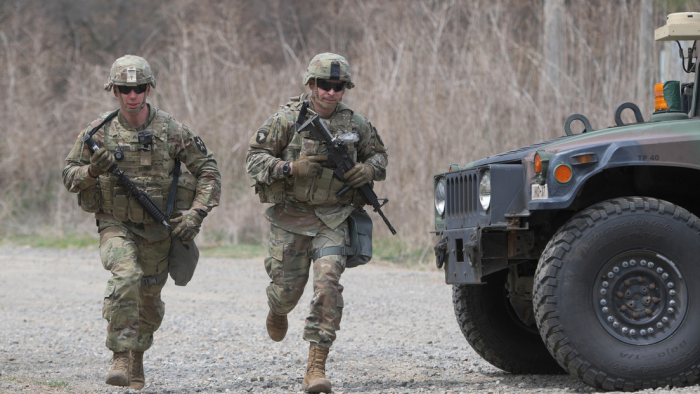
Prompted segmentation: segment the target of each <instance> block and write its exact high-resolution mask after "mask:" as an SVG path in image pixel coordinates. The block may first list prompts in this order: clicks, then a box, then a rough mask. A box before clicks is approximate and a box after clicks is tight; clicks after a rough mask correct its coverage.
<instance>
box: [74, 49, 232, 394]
mask: <svg viewBox="0 0 700 394" xmlns="http://www.w3.org/2000/svg"><path fill="white" fill-rule="evenodd" d="M155 87H156V80H155V78H154V77H153V74H152V72H151V68H150V66H149V65H148V63H147V62H146V60H145V59H143V58H141V57H138V56H131V55H126V56H124V57H121V58H119V59H117V60H116V61H115V62H114V64H113V65H112V68H111V70H110V75H109V81H108V83H107V84H106V85H105V90H107V91H110V90H112V88H114V92H113V94H114V96H115V97H116V98H117V99H118V100H119V104H120V110H119V113H118V115H117V116H116V117H113V118H112V119H111V120H109V121H107V122H106V123H105V124H104V126H103V127H101V128H100V129H99V130H98V131H97V133H96V134H95V135H94V136H93V139H94V141H95V142H96V143H97V145H98V146H99V147H100V149H99V150H98V151H97V152H95V153H94V154H92V153H91V151H90V150H89V148H88V146H86V144H83V143H82V140H81V137H82V135H83V134H84V133H88V132H90V131H91V130H92V129H93V128H94V127H96V126H98V125H99V124H100V123H102V122H103V121H104V120H105V119H106V118H107V116H108V115H109V113H104V114H102V115H101V116H100V117H99V118H97V119H96V120H94V121H93V122H91V123H90V124H88V125H87V126H86V127H85V129H83V130H82V131H81V133H80V135H79V136H78V141H77V142H76V143H75V146H74V147H73V149H72V150H71V152H70V153H69V154H68V157H67V158H66V163H67V164H66V167H65V168H64V169H63V182H64V184H65V186H66V188H67V189H68V191H70V192H73V193H78V201H79V204H80V206H81V208H83V209H84V210H86V211H88V212H91V213H95V218H96V219H97V225H98V229H99V234H100V257H101V259H102V264H103V266H104V268H105V269H107V270H110V271H111V272H112V277H111V278H110V279H109V281H108V282H107V288H106V290H105V294H104V306H103V310H102V316H103V317H104V318H105V319H106V320H107V322H108V326H107V341H106V345H107V347H108V348H109V349H110V350H112V351H113V352H114V355H113V359H112V368H111V370H110V372H109V374H108V375H107V384H110V385H115V386H130V387H132V388H135V389H140V388H142V387H143V386H144V383H145V377H144V372H143V352H145V351H146V350H148V349H149V348H150V347H151V344H152V343H153V332H155V331H156V330H157V329H158V327H159V326H160V324H161V321H162V320H163V314H164V312H165V304H164V303H163V301H161V297H160V294H161V289H162V288H163V286H164V285H165V282H166V280H167V277H168V254H169V250H170V245H171V236H173V237H175V236H177V237H180V239H181V240H182V241H183V242H189V241H190V240H192V239H193V238H194V237H195V236H196V235H197V233H198V232H199V229H200V226H201V223H202V220H203V219H204V217H206V216H207V213H208V212H209V211H211V209H212V208H214V207H215V206H217V205H218V202H219V197H220V186H221V176H220V174H219V170H218V168H217V164H216V161H215V160H214V157H213V154H212V152H211V151H209V150H208V149H207V148H206V146H205V145H204V143H203V142H202V140H201V138H199V137H198V136H197V135H196V134H195V133H194V132H193V131H192V130H190V129H189V128H188V127H187V126H185V125H184V124H182V123H180V122H178V121H176V120H175V119H173V118H172V117H171V116H170V115H169V114H167V113H166V112H164V111H161V110H159V109H156V108H155V107H152V106H151V105H149V104H147V103H146V98H147V97H148V95H149V94H150V92H151V89H155ZM149 132H150V134H151V137H152V142H151V144H149V145H144V144H141V143H140V142H139V135H141V136H146V135H147V133H149ZM143 141H144V140H142V142H143ZM115 156H116V158H117V161H116V162H117V164H118V165H119V168H120V169H121V170H123V171H124V172H125V173H126V175H127V176H128V177H129V178H130V179H131V180H132V181H133V183H134V184H135V185H136V186H137V187H138V188H139V189H140V190H143V191H145V192H146V193H147V194H148V195H149V196H150V197H151V198H152V200H153V201H154V202H155V203H156V205H159V206H160V208H161V210H162V211H163V212H166V204H167V200H168V193H169V190H170V186H171V183H172V180H173V171H174V170H176V166H177V168H179V165H180V162H182V163H184V165H185V166H186V168H187V170H188V171H189V173H183V174H181V175H180V177H179V180H178V187H177V193H176V198H175V200H174V209H175V213H174V214H173V215H172V216H171V219H170V223H171V225H172V226H173V227H175V230H174V231H173V232H172V234H170V233H169V231H168V229H167V228H166V227H165V226H163V225H162V224H161V223H159V222H157V221H154V220H153V219H152V218H151V217H150V215H149V214H148V213H147V212H145V211H144V210H143V208H142V207H141V206H140V205H139V204H138V202H137V201H136V200H134V199H133V198H132V196H130V195H129V194H128V193H127V191H126V190H125V189H124V188H122V186H121V185H120V184H118V183H117V182H116V180H117V178H116V177H115V176H114V175H112V174H110V173H109V172H108V171H107V170H108V169H109V168H110V166H111V165H112V164H113V163H115ZM183 211H184V212H183Z"/></svg>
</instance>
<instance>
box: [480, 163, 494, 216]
mask: <svg viewBox="0 0 700 394" xmlns="http://www.w3.org/2000/svg"><path fill="white" fill-rule="evenodd" d="M479 202H480V203H481V207H482V208H484V211H488V210H489V207H490V206H491V171H489V170H486V171H484V173H483V174H482V175H481V182H479Z"/></svg>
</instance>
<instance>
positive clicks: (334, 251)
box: [313, 246, 352, 261]
mask: <svg viewBox="0 0 700 394" xmlns="http://www.w3.org/2000/svg"><path fill="white" fill-rule="evenodd" d="M351 254H352V249H351V248H348V247H345V246H329V247H326V248H323V249H319V250H317V251H316V253H314V256H313V259H314V261H316V260H318V259H320V258H321V257H323V256H330V255H338V256H348V255H351Z"/></svg>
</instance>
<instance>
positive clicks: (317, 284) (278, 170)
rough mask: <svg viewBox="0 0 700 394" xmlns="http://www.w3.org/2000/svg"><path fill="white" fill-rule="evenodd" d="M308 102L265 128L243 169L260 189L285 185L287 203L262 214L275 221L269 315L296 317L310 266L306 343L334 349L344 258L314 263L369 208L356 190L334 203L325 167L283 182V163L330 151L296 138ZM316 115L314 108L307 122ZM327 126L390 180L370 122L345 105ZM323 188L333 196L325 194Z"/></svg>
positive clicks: (294, 103) (298, 101) (296, 102)
mask: <svg viewBox="0 0 700 394" xmlns="http://www.w3.org/2000/svg"><path fill="white" fill-rule="evenodd" d="M307 100H309V95H308V94H307V95H302V96H300V97H296V98H292V99H291V101H290V102H289V103H287V104H286V105H284V106H282V107H281V108H280V109H279V110H278V111H277V113H275V114H274V115H273V116H272V117H270V118H269V119H268V120H267V121H265V123H264V124H263V125H262V126H261V127H260V128H259V129H258V131H257V132H256V133H255V135H254V136H253V138H252V140H251V142H250V146H249V149H248V155H247V157H246V169H247V171H248V174H249V175H250V176H251V177H252V178H253V179H254V180H255V181H256V184H257V185H259V186H261V187H267V186H270V185H273V184H276V185H280V184H282V189H283V190H284V200H283V201H281V202H279V203H276V204H275V205H273V206H271V207H270V208H268V209H267V210H266V211H265V217H266V218H267V219H268V220H269V221H270V222H271V230H270V247H269V256H268V257H267V258H266V259H265V268H266V270H267V272H268V275H269V276H270V278H271V279H272V281H271V283H270V285H269V287H268V289H267V295H268V303H269V306H270V309H271V310H272V311H273V312H276V313H278V314H284V313H288V312H289V311H291V310H292V309H293V308H294V307H295V305H296V304H297V302H298V301H299V298H300V297H301V294H302V292H303V290H304V285H305V284H306V282H307V281H308V278H309V270H310V269H311V267H312V266H313V283H314V297H313V300H312V302H311V311H310V314H309V317H308V318H307V319H306V325H305V329H304V339H305V340H307V341H309V342H312V343H315V344H318V345H319V346H322V347H330V346H331V344H332V343H333V341H334V340H335V338H336V335H335V331H336V330H338V329H339V325H340V318H341V316H342V308H343V298H342V291H343V287H342V286H341V285H340V283H339V281H340V276H341V274H342V272H343V271H344V269H345V260H346V257H345V256H337V255H329V256H324V257H322V258H320V259H318V260H317V261H316V262H314V263H313V264H312V263H311V258H310V257H311V256H313V253H314V252H315V251H316V250H318V249H320V248H323V247H327V246H328V247H330V246H346V245H347V242H348V241H349V240H348V239H347V228H348V225H347V217H348V216H349V215H350V213H351V212H352V211H353V210H354V209H355V207H357V206H362V205H363V204H364V202H363V201H362V200H361V199H360V197H359V193H355V194H353V193H354V191H351V192H349V193H348V196H349V197H348V198H347V199H343V200H338V199H335V200H334V194H335V193H334V192H335V191H336V190H340V188H342V186H343V184H342V182H340V184H338V185H336V184H335V183H334V182H339V181H337V179H334V178H333V179H329V177H327V175H328V172H329V171H330V170H329V169H328V168H327V165H326V163H324V162H322V163H321V165H322V166H323V167H324V168H325V169H324V174H321V175H319V176H318V177H316V178H304V179H295V178H294V177H292V178H286V177H285V176H284V174H283V172H282V167H283V165H284V163H285V162H286V161H293V160H296V159H297V158H299V157H300V156H302V155H307V156H314V155H323V154H325V153H326V152H327V151H328V149H327V147H326V146H325V144H323V143H321V142H320V141H316V140H314V139H312V138H310V136H309V135H308V133H307V132H304V133H297V132H296V128H295V122H296V121H297V118H298V116H299V112H300V110H301V106H302V103H303V102H304V101H307ZM314 113H315V112H314V110H313V107H312V106H310V107H309V115H308V116H309V117H310V116H312V115H313V114H314ZM323 121H324V122H325V123H326V125H327V126H328V128H329V130H330V131H331V133H333V134H334V136H337V137H340V136H345V137H348V136H352V135H354V136H355V138H354V141H353V142H349V143H348V144H347V145H348V152H349V154H351V155H352V156H353V159H354V160H356V161H359V162H363V163H367V164H369V165H371V166H372V167H373V168H374V181H381V180H384V179H385V178H386V166H387V162H388V157H387V153H386V147H385V146H384V144H383V142H382V141H381V138H380V137H379V134H378V133H377V131H376V129H375V128H374V127H373V126H372V124H371V123H370V122H369V121H368V120H367V119H366V118H365V117H363V116H362V115H360V114H357V113H355V112H354V111H353V110H351V109H350V108H349V107H348V106H347V105H345V104H344V103H342V102H341V103H340V104H338V107H337V108H336V110H335V112H334V113H333V114H332V115H331V116H330V117H328V118H327V119H323ZM308 179H311V181H308ZM324 182H325V183H324ZM322 185H323V187H326V189H328V191H324V193H321V192H320V190H321V189H323V187H322ZM334 185H335V186H334ZM324 190H325V189H324ZM319 194H322V195H320V196H319Z"/></svg>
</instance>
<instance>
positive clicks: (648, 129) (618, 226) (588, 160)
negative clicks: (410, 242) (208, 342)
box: [434, 13, 700, 391]
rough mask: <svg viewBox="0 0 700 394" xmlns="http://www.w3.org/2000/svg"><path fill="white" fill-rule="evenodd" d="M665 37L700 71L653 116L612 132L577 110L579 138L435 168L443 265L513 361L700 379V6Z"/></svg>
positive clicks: (606, 381)
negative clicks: (597, 126)
mask: <svg viewBox="0 0 700 394" xmlns="http://www.w3.org/2000/svg"><path fill="white" fill-rule="evenodd" d="M655 36H656V37H655V38H656V40H657V41H687V44H686V46H687V47H688V49H687V51H686V50H684V49H683V47H682V46H681V45H680V42H679V47H681V51H682V52H681V53H682V55H683V57H684V62H683V68H684V70H685V71H686V72H688V73H691V74H693V76H694V79H693V80H694V82H692V83H680V82H678V81H667V82H665V83H663V84H662V85H658V86H657V93H658V94H659V97H657V102H656V111H655V112H654V113H653V114H649V115H648V116H647V117H646V119H645V117H644V116H643V114H642V113H641V111H640V110H639V108H638V107H637V106H636V105H634V104H633V103H624V104H622V105H620V106H619V107H618V108H617V111H616V112H615V115H614V118H615V122H616V126H613V127H609V128H605V129H600V130H594V129H593V128H592V127H591V125H590V122H589V121H588V120H587V119H586V117H585V116H583V115H579V114H577V115H572V116H570V117H569V118H568V119H567V120H566V122H565V124H564V131H565V134H566V135H564V136H561V137H559V138H557V139H555V140H551V141H546V142H540V143H537V144H535V145H532V146H529V147H525V148H521V149H516V150H513V151H510V152H506V153H502V154H499V155H495V156H492V157H488V158H486V159H482V160H478V161H476V162H473V163H469V164H467V165H466V166H458V165H455V164H453V165H451V166H450V168H449V171H448V172H445V173H442V174H438V175H436V176H435V178H434V188H435V233H436V234H437V235H438V243H437V245H436V246H435V251H436V263H437V265H438V267H440V268H443V267H444V270H445V280H446V283H448V284H452V285H453V304H454V309H455V314H456V315H457V320H458V323H459V325H460V328H461V330H462V332H463V334H464V336H465V337H466V338H467V341H468V342H469V343H470V345H471V346H472V347H473V348H474V350H476V351H477V352H478V353H479V354H480V355H481V356H482V357H483V358H484V359H486V360H487V361H488V362H490V363H491V364H493V365H494V366H496V367H498V368H501V369H503V370H506V371H509V372H512V373H564V372H568V373H570V374H572V375H574V376H576V377H577V378H579V379H581V380H583V381H584V382H585V383H587V384H589V385H591V386H593V387H595V388H597V389H601V390H621V391H635V390H640V389H645V388H653V387H664V386H667V385H668V386H674V387H680V386H688V385H695V384H697V383H698V382H699V381H700V334H699V333H700V219H698V216H700V198H698V192H697V190H698V185H699V184H700V100H699V99H700V89H699V88H698V87H699V86H700V85H699V81H698V75H700V74H699V73H696V60H697V51H696V46H695V43H696V42H697V41H696V40H700V13H679V14H671V15H669V16H668V19H667V21H666V26H664V27H661V28H659V29H657V30H656V32H655ZM662 93H663V95H664V96H663V97H661V94H662ZM623 111H631V113H630V115H632V114H633V115H634V118H635V122H632V123H627V124H625V122H624V121H623V120H622V116H621V113H623ZM630 118H631V116H630ZM573 122H581V123H583V125H584V127H585V130H584V131H583V132H581V133H574V132H572V128H571V125H572V123H573Z"/></svg>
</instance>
